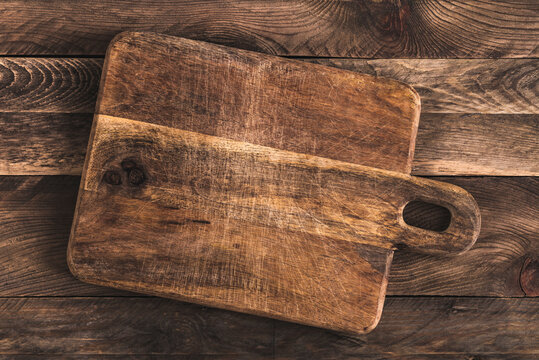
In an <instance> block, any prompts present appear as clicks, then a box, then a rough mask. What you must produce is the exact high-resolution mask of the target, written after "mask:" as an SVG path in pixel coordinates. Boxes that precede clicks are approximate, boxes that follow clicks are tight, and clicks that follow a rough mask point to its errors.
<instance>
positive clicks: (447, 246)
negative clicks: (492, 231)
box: [395, 177, 481, 254]
mask: <svg viewBox="0 0 539 360" xmlns="http://www.w3.org/2000/svg"><path fill="white" fill-rule="evenodd" d="M410 180H411V182H412V183H413V185H412V186H411V187H409V188H408V189H407V190H408V191H406V192H405V194H406V195H405V196H404V197H403V199H402V200H403V201H402V203H401V206H400V211H399V218H398V222H399V224H400V226H401V227H402V234H401V237H400V239H399V241H402V242H399V243H397V244H395V247H396V248H402V247H410V248H413V249H414V250H418V251H421V252H426V253H434V254H436V253H439V254H449V253H454V254H458V253H461V252H464V251H466V250H468V249H469V248H470V247H471V246H472V245H473V244H474V243H475V241H476V240H477V237H478V236H479V231H480V228H481V215H480V212H479V207H478V206H477V203H476V202H475V199H474V198H473V197H472V196H471V195H470V194H469V193H468V192H467V191H465V190H464V189H462V188H460V187H458V186H455V185H453V184H448V183H443V182H439V181H433V180H429V179H423V178H415V177H410ZM412 201H422V202H425V203H430V204H434V205H438V206H441V207H444V208H446V209H447V210H449V213H450V214H451V220H450V223H449V226H448V227H447V228H446V229H445V230H443V231H435V230H428V229H423V228H420V227H416V226H412V225H409V224H407V223H406V222H405V220H404V218H403V211H404V208H405V207H406V205H407V204H409V203H410V202H412Z"/></svg>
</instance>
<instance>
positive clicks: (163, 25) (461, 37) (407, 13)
mask: <svg viewBox="0 0 539 360" xmlns="http://www.w3.org/2000/svg"><path fill="white" fill-rule="evenodd" d="M0 12H1V13H3V14H4V16H3V20H4V21H3V22H2V24H1V26H0V53H2V54H40V55H48V54H60V55H66V54H76V55H88V54H95V55H99V54H101V55H102V54H103V53H104V52H105V49H106V47H107V44H108V42H109V41H110V40H111V39H112V37H113V36H114V35H115V34H117V33H118V32H120V31H122V30H141V31H155V32H165V33H168V34H171V35H178V36H183V37H190V38H196V39H198V40H207V41H212V42H219V43H222V44H225V45H232V46H235V47H241V48H246V49H254V50H258V51H262V52H267V53H272V54H279V55H300V56H301V55H305V56H338V57H378V58H393V57H396V58H410V57H421V58H429V57H430V58H448V57H462V58H474V57H476V58H498V57H537V56H538V54H539V53H538V47H537V37H538V36H539V28H538V25H537V24H539V16H538V7H537V2H536V1H534V0H504V1H495V2H487V1H475V0H429V1H426V0H421V1H412V0H401V1H396V0H382V1H369V0H359V1H345V0H343V1H335V0H309V1H299V0H294V1H264V0H257V1H247V0H242V1H220V2H213V1H197V2H191V1H186V0H170V1H166V2H163V1H157V0H149V1H145V2H144V3H140V2H138V1H135V0H127V1H122V2H121V3H118V2H115V1H112V0H106V1H96V0H85V1H77V2H76V6H74V2H73V1H72V0H57V1H55V2H54V6H50V3H49V2H48V1H45V0H41V1H32V2H28V1H24V0H6V1H3V2H2V4H1V5H0ZM471 22H473V26H472V25H471V24H470V23H471ZM96 24H99V26H96Z"/></svg>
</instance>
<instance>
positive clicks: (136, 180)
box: [127, 167, 145, 186]
mask: <svg viewBox="0 0 539 360" xmlns="http://www.w3.org/2000/svg"><path fill="white" fill-rule="evenodd" d="M127 178H128V181H129V184H131V185H134V186H137V185H140V184H142V183H143V182H144V180H145V176H144V172H143V171H142V170H141V169H139V168H136V167H135V168H133V169H131V170H129V173H128V175H127Z"/></svg>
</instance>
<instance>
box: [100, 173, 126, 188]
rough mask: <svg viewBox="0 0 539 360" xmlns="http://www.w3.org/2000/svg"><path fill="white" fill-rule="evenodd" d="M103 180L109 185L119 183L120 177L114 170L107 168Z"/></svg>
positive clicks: (120, 181)
mask: <svg viewBox="0 0 539 360" xmlns="http://www.w3.org/2000/svg"><path fill="white" fill-rule="evenodd" d="M103 180H105V182H106V183H107V184H110V185H120V184H121V183H122V177H121V176H120V174H119V173H118V172H117V171H114V170H108V171H107V172H106V173H105V176H103Z"/></svg>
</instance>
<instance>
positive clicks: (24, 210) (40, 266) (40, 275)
mask: <svg viewBox="0 0 539 360" xmlns="http://www.w3.org/2000/svg"><path fill="white" fill-rule="evenodd" d="M79 182H80V178H79V177H75V176H3V177H0V228H1V229H2V231H1V232H0V274H1V275H0V284H1V286H0V289H1V290H0V296H45V295H48V296H69V295H75V296H76V295H88V296H95V295H98V296H101V295H126V294H128V293H127V292H121V291H117V290H112V289H107V288H103V287H97V286H90V285H87V284H84V283H81V282H80V281H77V280H76V279H75V278H74V277H73V276H72V275H71V274H70V273H69V270H68V268H67V262H66V254H67V241H68V239H69V231H70V228H71V223H72V220H73V213H74V211H75V202H76V198H77V190H78V186H79Z"/></svg>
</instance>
